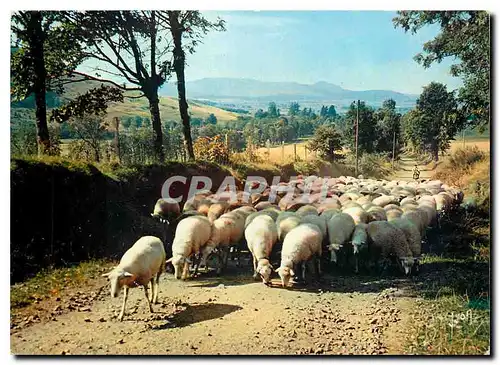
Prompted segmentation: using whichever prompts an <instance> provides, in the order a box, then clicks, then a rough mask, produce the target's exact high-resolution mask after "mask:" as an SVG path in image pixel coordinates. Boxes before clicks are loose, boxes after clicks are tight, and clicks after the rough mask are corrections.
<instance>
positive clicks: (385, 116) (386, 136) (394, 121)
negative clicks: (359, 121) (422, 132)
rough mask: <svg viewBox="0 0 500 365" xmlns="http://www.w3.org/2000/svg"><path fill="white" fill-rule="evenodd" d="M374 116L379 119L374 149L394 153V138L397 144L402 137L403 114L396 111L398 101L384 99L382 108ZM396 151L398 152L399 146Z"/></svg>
mask: <svg viewBox="0 0 500 365" xmlns="http://www.w3.org/2000/svg"><path fill="white" fill-rule="evenodd" d="M374 118H375V120H376V121H377V126H376V129H377V133H376V135H375V136H374V138H375V142H374V150H375V151H377V152H391V153H392V150H393V142H394V139H395V141H396V145H397V144H398V143H397V142H398V141H399V138H400V120H401V114H399V113H397V112H396V102H395V101H394V100H392V99H389V100H386V101H384V103H383V104H382V108H380V109H378V110H377V111H376V112H375V114H374ZM395 152H396V154H397V152H398V148H397V147H396V150H395Z"/></svg>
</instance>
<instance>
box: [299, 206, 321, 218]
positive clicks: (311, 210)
mask: <svg viewBox="0 0 500 365" xmlns="http://www.w3.org/2000/svg"><path fill="white" fill-rule="evenodd" d="M296 213H297V214H298V215H299V216H301V217H304V216H306V215H308V214H312V215H316V216H317V215H318V210H317V209H316V207H314V206H312V205H304V206H302V207H300V208H299V209H297V211H296Z"/></svg>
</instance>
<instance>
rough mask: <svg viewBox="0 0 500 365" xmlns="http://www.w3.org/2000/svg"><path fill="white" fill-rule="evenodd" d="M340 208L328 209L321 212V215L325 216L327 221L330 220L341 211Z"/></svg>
mask: <svg viewBox="0 0 500 365" xmlns="http://www.w3.org/2000/svg"><path fill="white" fill-rule="evenodd" d="M340 212H341V211H340V209H333V208H332V209H326V210H324V211H323V212H321V214H320V216H321V217H325V220H326V221H329V220H330V218H331V217H333V216H334V215H335V214H338V213H340Z"/></svg>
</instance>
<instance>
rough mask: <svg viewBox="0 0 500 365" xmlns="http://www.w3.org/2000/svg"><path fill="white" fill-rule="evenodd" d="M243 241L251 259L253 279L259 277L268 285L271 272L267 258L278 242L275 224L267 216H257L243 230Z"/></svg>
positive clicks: (271, 268)
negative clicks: (245, 242) (244, 240)
mask: <svg viewBox="0 0 500 365" xmlns="http://www.w3.org/2000/svg"><path fill="white" fill-rule="evenodd" d="M245 239H246V241H247V245H248V249H249V250H250V252H251V254H252V258H253V260H252V262H253V269H254V277H256V275H260V276H261V278H262V281H263V282H264V284H268V283H269V281H270V278H271V273H272V270H273V267H272V266H271V264H270V262H269V256H270V255H271V251H272V249H273V246H274V244H275V243H276V241H277V240H278V231H277V229H276V224H275V223H274V221H273V219H272V218H271V217H269V216H267V215H261V216H258V217H256V218H255V219H254V220H253V221H252V222H251V223H250V224H249V225H248V226H247V228H246V229H245Z"/></svg>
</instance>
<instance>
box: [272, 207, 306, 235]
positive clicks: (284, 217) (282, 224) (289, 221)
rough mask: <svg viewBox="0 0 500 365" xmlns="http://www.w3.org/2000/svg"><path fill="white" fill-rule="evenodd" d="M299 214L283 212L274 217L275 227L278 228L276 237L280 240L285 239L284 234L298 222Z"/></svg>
mask: <svg viewBox="0 0 500 365" xmlns="http://www.w3.org/2000/svg"><path fill="white" fill-rule="evenodd" d="M300 220H301V218H300V216H298V215H297V214H296V213H295V212H283V213H281V214H280V215H279V216H278V218H277V219H276V228H277V230H278V239H279V240H280V242H283V241H284V240H285V237H286V235H287V234H288V232H290V231H291V230H292V229H293V228H295V227H297V226H298V225H299V224H300Z"/></svg>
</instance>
